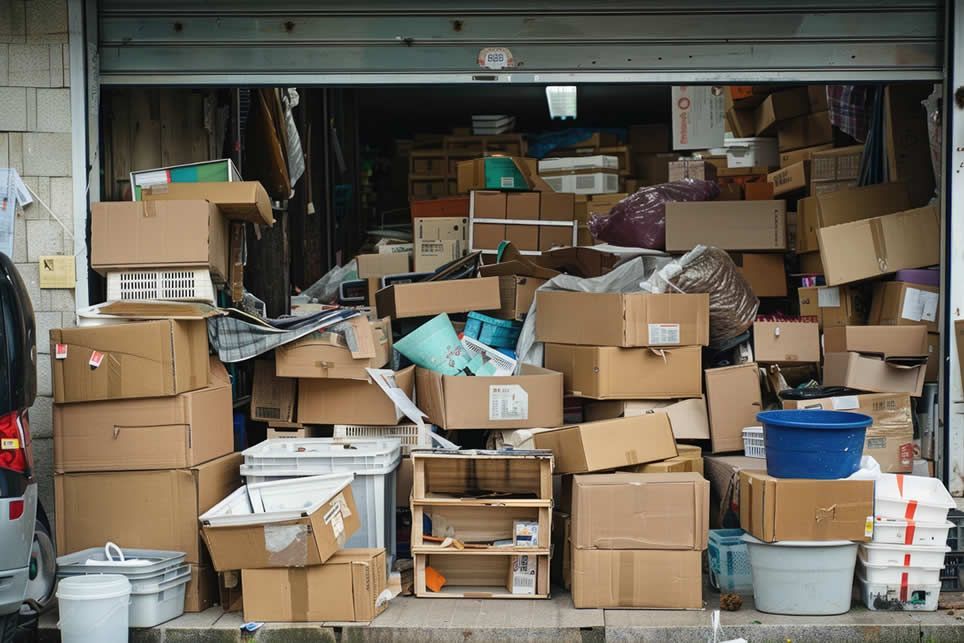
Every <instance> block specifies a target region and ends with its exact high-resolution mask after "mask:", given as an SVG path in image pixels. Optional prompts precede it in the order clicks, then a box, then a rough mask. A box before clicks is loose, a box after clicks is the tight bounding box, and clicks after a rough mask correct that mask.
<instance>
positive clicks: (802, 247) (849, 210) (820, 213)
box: [797, 182, 910, 253]
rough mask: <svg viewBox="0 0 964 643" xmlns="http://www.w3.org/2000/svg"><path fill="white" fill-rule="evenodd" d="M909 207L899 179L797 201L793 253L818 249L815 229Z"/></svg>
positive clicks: (904, 190)
mask: <svg viewBox="0 0 964 643" xmlns="http://www.w3.org/2000/svg"><path fill="white" fill-rule="evenodd" d="M909 207H910V199H909V198H908V196H907V186H906V185H905V184H903V183H900V182H893V183H879V184H877V185H868V186H865V187H860V188H851V189H847V190H837V191H835V192H826V193H821V194H814V196H811V197H809V198H806V199H800V201H798V202H797V213H798V215H799V218H800V221H799V224H798V226H797V228H798V229H797V252H798V253H800V252H816V251H817V250H819V249H820V246H819V242H818V240H817V230H819V229H820V228H827V227H829V226H835V225H840V224H842V223H850V222H853V221H859V220H861V219H870V218H872V217H879V216H882V215H884V214H892V213H894V212H901V211H903V210H906V209H908V208H909Z"/></svg>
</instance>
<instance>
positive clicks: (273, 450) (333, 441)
mask: <svg viewBox="0 0 964 643" xmlns="http://www.w3.org/2000/svg"><path fill="white" fill-rule="evenodd" d="M401 446H402V442H401V440H399V439H398V438H378V439H374V438H373V439H367V438H277V439H274V440H265V441H264V442H261V443H259V444H256V445H254V446H253V447H250V448H248V449H245V450H244V451H242V452H241V455H243V456H244V457H245V458H246V459H247V458H249V457H258V458H284V457H291V458H310V457H312V456H324V457H328V458H337V457H339V456H340V457H345V458H354V457H359V456H381V455H387V454H390V453H392V452H393V451H395V450H400V449H401ZM245 461H247V460H245Z"/></svg>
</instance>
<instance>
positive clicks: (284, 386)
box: [251, 359, 298, 422]
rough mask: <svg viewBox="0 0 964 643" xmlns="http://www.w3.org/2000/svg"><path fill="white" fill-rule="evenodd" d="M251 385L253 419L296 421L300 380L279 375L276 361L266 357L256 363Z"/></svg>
mask: <svg viewBox="0 0 964 643" xmlns="http://www.w3.org/2000/svg"><path fill="white" fill-rule="evenodd" d="M253 379H254V381H253V383H252V385H251V419H252V420H257V421H259V422H294V421H295V398H296V395H297V391H298V382H297V380H295V379H291V378H285V377H278V376H277V375H276V374H275V364H274V362H272V361H270V360H266V359H262V360H257V361H256V362H255V363H254V378H253Z"/></svg>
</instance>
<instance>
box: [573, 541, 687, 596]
mask: <svg viewBox="0 0 964 643" xmlns="http://www.w3.org/2000/svg"><path fill="white" fill-rule="evenodd" d="M572 603H573V605H574V606H576V607H577V608H584V607H595V608H619V607H639V608H650V609H701V608H702V607H703V553H702V552H699V551H666V550H660V549H652V550H649V549H631V550H622V551H614V550H602V549H576V548H573V550H572Z"/></svg>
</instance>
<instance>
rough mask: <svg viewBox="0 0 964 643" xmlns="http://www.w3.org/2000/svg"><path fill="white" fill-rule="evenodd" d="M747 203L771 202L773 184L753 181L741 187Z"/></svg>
mask: <svg viewBox="0 0 964 643" xmlns="http://www.w3.org/2000/svg"><path fill="white" fill-rule="evenodd" d="M743 193H744V194H745V195H746V200H747V201H772V200H773V184H772V183H768V182H766V181H753V182H750V183H747V184H746V185H744V186H743Z"/></svg>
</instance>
